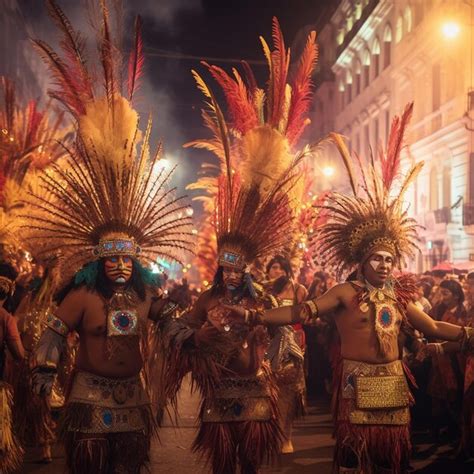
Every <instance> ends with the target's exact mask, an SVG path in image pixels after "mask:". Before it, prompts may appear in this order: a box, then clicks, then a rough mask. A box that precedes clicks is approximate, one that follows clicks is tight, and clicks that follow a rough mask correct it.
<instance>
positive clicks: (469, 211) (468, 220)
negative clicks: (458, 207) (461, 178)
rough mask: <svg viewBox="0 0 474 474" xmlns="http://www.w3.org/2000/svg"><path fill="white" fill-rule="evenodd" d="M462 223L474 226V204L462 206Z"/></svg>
mask: <svg viewBox="0 0 474 474" xmlns="http://www.w3.org/2000/svg"><path fill="white" fill-rule="evenodd" d="M462 225H463V226H474V204H464V206H463V207H462Z"/></svg>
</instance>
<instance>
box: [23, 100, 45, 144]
mask: <svg viewBox="0 0 474 474" xmlns="http://www.w3.org/2000/svg"><path fill="white" fill-rule="evenodd" d="M27 110H28V122H27V130H26V134H25V144H24V146H25V148H29V147H30V146H32V145H33V144H34V143H36V134H37V132H38V128H39V126H40V124H41V120H42V119H43V116H44V114H42V113H41V112H38V110H37V102H36V101H34V100H32V101H30V102H29V104H28V108H27Z"/></svg>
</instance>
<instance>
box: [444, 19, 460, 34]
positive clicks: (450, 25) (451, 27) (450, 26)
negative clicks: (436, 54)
mask: <svg viewBox="0 0 474 474" xmlns="http://www.w3.org/2000/svg"><path fill="white" fill-rule="evenodd" d="M460 30H461V28H460V27H459V24H458V23H456V22H454V21H447V22H446V23H444V24H443V26H442V31H443V35H444V36H445V37H446V38H456V36H458V35H459V31H460Z"/></svg>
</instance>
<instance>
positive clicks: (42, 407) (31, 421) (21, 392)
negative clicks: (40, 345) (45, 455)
mask: <svg viewBox="0 0 474 474" xmlns="http://www.w3.org/2000/svg"><path fill="white" fill-rule="evenodd" d="M15 375H16V377H15V381H14V386H15V394H14V402H15V403H14V407H13V419H14V426H15V433H16V434H17V436H18V437H19V439H20V440H21V442H22V444H23V445H25V446H45V445H48V444H51V443H53V442H54V440H55V434H54V430H55V428H56V426H55V423H54V421H53V419H52V417H51V408H50V406H49V401H48V399H47V398H46V397H45V396H39V395H36V394H35V393H34V392H33V389H32V385H31V370H30V361H29V357H26V358H25V359H23V361H22V362H21V363H20V367H19V370H18V372H17V373H16V374H15Z"/></svg>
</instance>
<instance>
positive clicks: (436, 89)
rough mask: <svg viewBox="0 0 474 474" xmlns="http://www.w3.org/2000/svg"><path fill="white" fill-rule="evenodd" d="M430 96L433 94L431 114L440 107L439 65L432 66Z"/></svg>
mask: <svg viewBox="0 0 474 474" xmlns="http://www.w3.org/2000/svg"><path fill="white" fill-rule="evenodd" d="M432 94H433V102H432V103H433V109H432V110H433V112H435V111H436V110H438V109H439V106H440V105H441V65H440V64H439V63H437V64H433V69H432Z"/></svg>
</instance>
